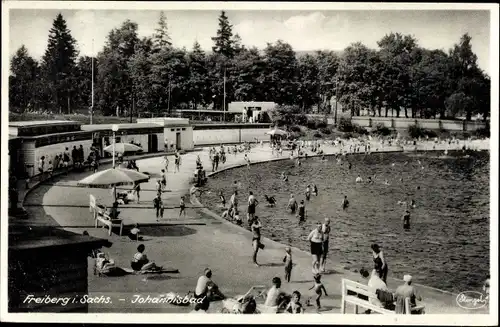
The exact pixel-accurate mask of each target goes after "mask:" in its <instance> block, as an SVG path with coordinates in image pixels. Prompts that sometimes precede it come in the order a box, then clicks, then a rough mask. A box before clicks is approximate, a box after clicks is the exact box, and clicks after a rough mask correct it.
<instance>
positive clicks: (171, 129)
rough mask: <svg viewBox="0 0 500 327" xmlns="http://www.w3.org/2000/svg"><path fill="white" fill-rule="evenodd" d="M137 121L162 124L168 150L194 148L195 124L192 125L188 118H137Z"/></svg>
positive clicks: (164, 141) (164, 142)
mask: <svg viewBox="0 0 500 327" xmlns="http://www.w3.org/2000/svg"><path fill="white" fill-rule="evenodd" d="M137 122H138V123H142V124H146V123H148V124H157V126H162V128H163V137H164V138H163V144H164V147H165V149H166V150H168V151H175V150H192V149H194V142H193V126H191V124H190V122H189V119H187V118H172V117H157V118H140V119H137Z"/></svg>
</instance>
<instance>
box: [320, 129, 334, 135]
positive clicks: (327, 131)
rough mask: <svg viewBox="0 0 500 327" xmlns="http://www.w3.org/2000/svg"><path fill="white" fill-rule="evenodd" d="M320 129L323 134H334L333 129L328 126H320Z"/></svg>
mask: <svg viewBox="0 0 500 327" xmlns="http://www.w3.org/2000/svg"><path fill="white" fill-rule="evenodd" d="M319 131H320V132H321V133H323V134H326V135H330V134H332V130H331V129H329V128H327V127H322V128H320V130H319Z"/></svg>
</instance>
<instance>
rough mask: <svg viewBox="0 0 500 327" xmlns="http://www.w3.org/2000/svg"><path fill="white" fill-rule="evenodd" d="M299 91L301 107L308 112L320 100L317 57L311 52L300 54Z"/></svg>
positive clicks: (298, 69)
mask: <svg viewBox="0 0 500 327" xmlns="http://www.w3.org/2000/svg"><path fill="white" fill-rule="evenodd" d="M297 73H298V74H297V78H298V85H297V86H298V90H297V91H298V92H297V101H298V102H299V103H300V108H302V110H303V111H304V112H307V111H308V110H309V109H310V108H311V107H312V106H313V105H314V104H317V103H318V102H319V101H318V100H319V78H318V75H319V70H318V63H317V62H316V58H315V57H313V56H312V55H310V54H306V55H304V56H300V57H299V59H298V61H297Z"/></svg>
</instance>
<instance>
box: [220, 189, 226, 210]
mask: <svg viewBox="0 0 500 327" xmlns="http://www.w3.org/2000/svg"><path fill="white" fill-rule="evenodd" d="M219 198H220V203H221V204H222V207H223V208H225V207H226V198H225V197H224V194H222V191H220V192H219Z"/></svg>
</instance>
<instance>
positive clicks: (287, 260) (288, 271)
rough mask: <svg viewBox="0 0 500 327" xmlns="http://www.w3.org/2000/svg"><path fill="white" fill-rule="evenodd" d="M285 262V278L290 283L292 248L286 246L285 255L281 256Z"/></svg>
mask: <svg viewBox="0 0 500 327" xmlns="http://www.w3.org/2000/svg"><path fill="white" fill-rule="evenodd" d="M283 262H284V263H285V280H286V281H287V282H289V283H290V278H291V277H292V267H293V263H292V249H291V248H290V247H289V246H287V247H286V248H285V257H284V258H283Z"/></svg>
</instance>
